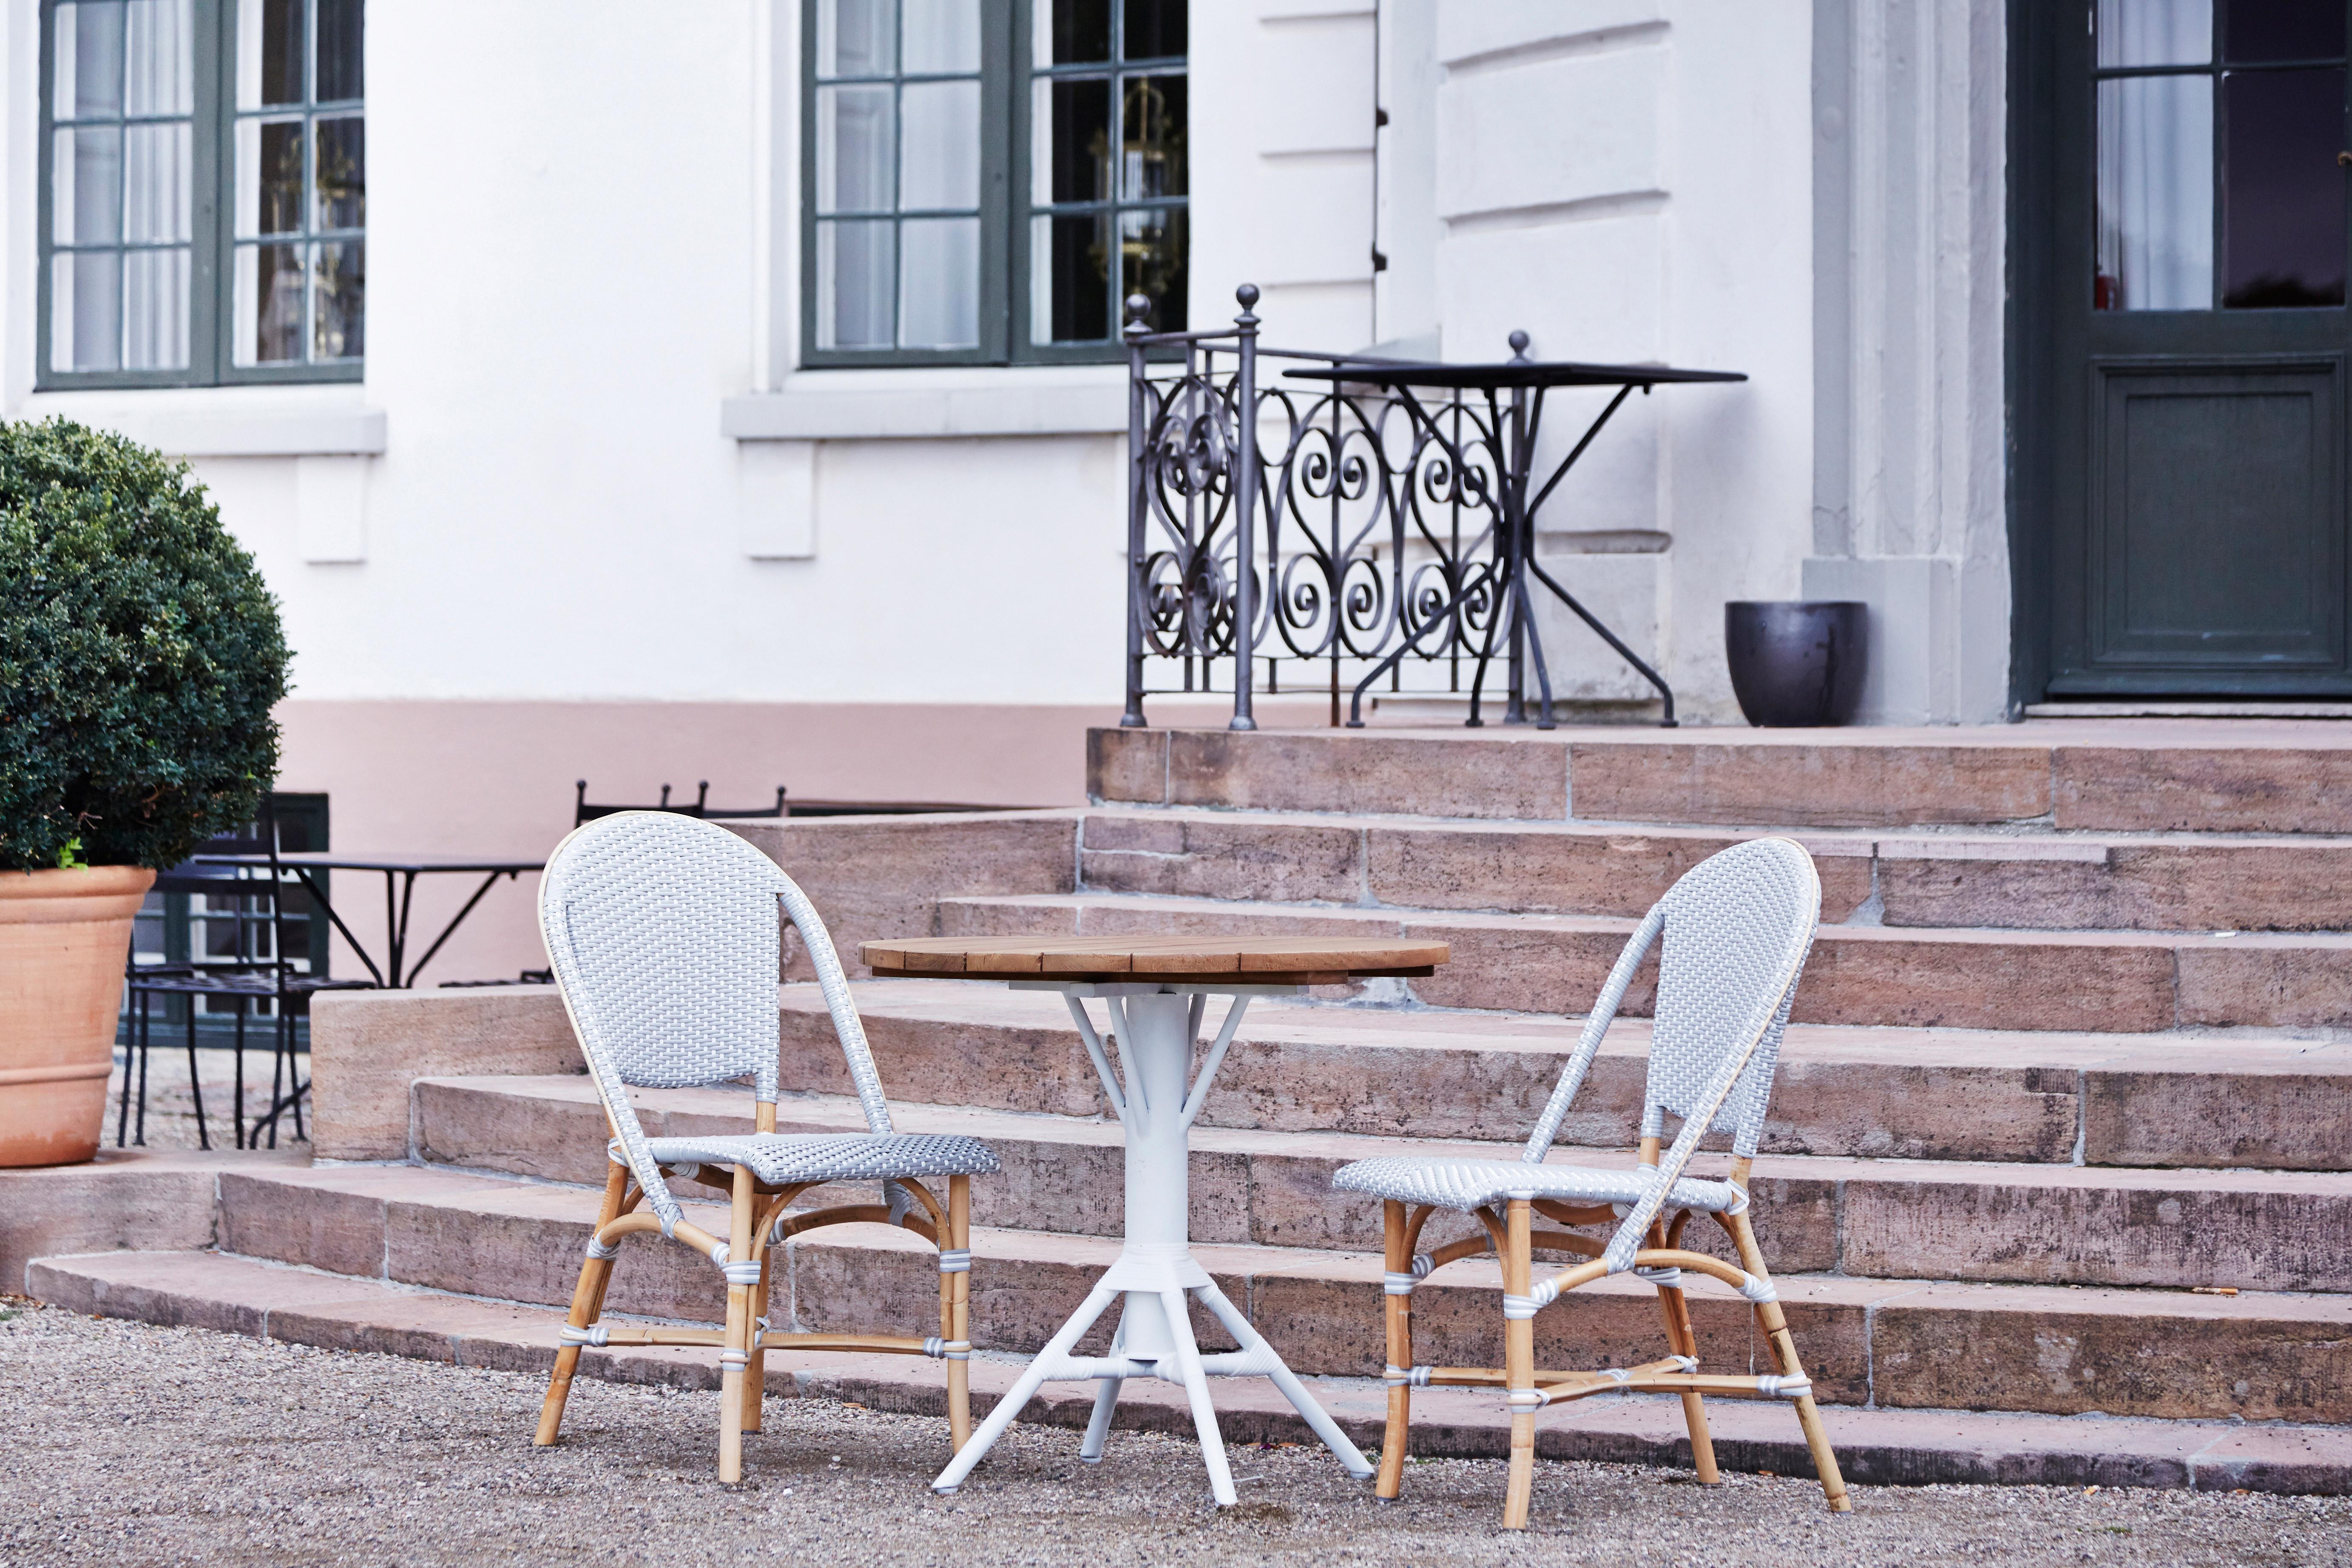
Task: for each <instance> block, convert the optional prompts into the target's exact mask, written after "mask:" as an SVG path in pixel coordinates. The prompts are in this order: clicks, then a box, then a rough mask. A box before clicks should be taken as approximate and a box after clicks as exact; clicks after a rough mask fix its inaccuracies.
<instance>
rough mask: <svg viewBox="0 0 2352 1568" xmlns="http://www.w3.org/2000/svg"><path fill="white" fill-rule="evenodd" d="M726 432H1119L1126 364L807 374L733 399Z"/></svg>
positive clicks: (725, 415) (813, 436)
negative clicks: (770, 389) (778, 386)
mask: <svg viewBox="0 0 2352 1568" xmlns="http://www.w3.org/2000/svg"><path fill="white" fill-rule="evenodd" d="M1126 429H1127V367H1126V366H1124V365H1116V364H1100V365H1097V364H1090V365H1076V366H1070V365H1041V366H1016V367H1001V366H993V365H992V366H989V367H986V368H975V369H969V370H967V369H962V368H956V369H940V370H816V371H801V372H798V373H796V374H793V376H791V377H790V378H789V379H787V380H786V381H785V383H784V384H783V386H782V388H781V389H780V390H778V391H775V392H755V393H751V394H749V395H744V396H741V397H730V398H728V399H726V400H725V401H724V402H723V403H721V404H720V405H719V433H720V434H721V435H724V436H730V437H734V438H735V439H736V440H738V441H890V440H923V439H939V438H941V437H970V436H1108V435H1118V434H1123V433H1124V432H1125V431H1126Z"/></svg>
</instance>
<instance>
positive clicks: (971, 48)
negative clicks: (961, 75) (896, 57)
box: [906, 0, 980, 76]
mask: <svg viewBox="0 0 2352 1568" xmlns="http://www.w3.org/2000/svg"><path fill="white" fill-rule="evenodd" d="M906 5H907V65H906V72H907V74H908V76H925V75H930V74H933V73H945V72H949V71H976V70H978V69H979V68H980V0H906Z"/></svg>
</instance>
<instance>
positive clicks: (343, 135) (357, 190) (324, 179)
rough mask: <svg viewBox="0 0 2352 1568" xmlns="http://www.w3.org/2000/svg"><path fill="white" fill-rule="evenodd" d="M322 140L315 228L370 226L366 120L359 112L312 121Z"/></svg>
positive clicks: (317, 175)
mask: <svg viewBox="0 0 2352 1568" xmlns="http://www.w3.org/2000/svg"><path fill="white" fill-rule="evenodd" d="M313 125H314V128H315V129H314V131H313V134H315V135H316V136H317V137H318V139H319V166H318V169H317V170H316V172H315V174H314V183H315V184H316V186H317V201H316V203H315V205H314V206H313V209H312V214H311V218H310V223H311V226H312V227H313V228H316V229H332V228H365V227H366V226H367V121H364V120H362V119H361V118H360V117H359V116H357V115H355V114H354V115H350V116H346V117H341V118H337V119H334V120H320V121H313Z"/></svg>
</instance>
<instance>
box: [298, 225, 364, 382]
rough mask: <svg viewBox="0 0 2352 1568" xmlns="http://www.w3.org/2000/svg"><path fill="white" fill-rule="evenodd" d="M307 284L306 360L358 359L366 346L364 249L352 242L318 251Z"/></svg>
mask: <svg viewBox="0 0 2352 1568" xmlns="http://www.w3.org/2000/svg"><path fill="white" fill-rule="evenodd" d="M311 281H312V285H313V291H312V296H311V305H312V309H313V310H314V312H315V314H316V316H317V321H316V330H315V331H314V332H313V334H312V337H311V342H310V357H311V358H312V359H314V360H326V359H357V358H359V357H360V355H361V353H362V352H363V351H364V350H365V348H366V346H367V247H366V246H365V245H363V244H362V243H361V242H359V241H358V240H355V239H352V240H329V241H328V242H327V243H325V244H323V245H321V246H320V247H317V253H316V261H315V264H314V268H313V276H312V279H311Z"/></svg>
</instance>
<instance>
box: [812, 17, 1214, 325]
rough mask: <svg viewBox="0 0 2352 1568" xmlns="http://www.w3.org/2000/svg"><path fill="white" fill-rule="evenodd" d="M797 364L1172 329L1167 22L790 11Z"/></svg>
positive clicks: (1180, 98)
mask: <svg viewBox="0 0 2352 1568" xmlns="http://www.w3.org/2000/svg"><path fill="white" fill-rule="evenodd" d="M804 10H805V15H806V27H805V31H804V33H803V51H804V58H805V60H806V70H805V72H804V83H803V87H804V94H805V101H804V105H803V110H804V112H803V148H804V156H803V189H804V192H805V198H804V201H803V263H804V277H805V279H806V284H805V300H804V310H803V327H804V333H803V342H804V344H805V345H806V346H805V350H804V354H803V357H804V359H805V360H806V362H807V363H812V364H887V363H1008V362H1016V361H1052V360H1073V359H1080V360H1082V359H1099V358H1105V357H1108V356H1110V355H1113V354H1115V353H1117V352H1118V340H1119V329H1120V325H1121V318H1120V306H1119V301H1120V300H1122V299H1124V298H1125V297H1126V296H1127V295H1129V294H1132V293H1138V292H1140V293H1142V294H1144V295H1146V296H1147V297H1148V298H1150V300H1152V303H1153V313H1152V316H1151V324H1152V325H1153V326H1154V327H1156V328H1160V329H1162V330H1175V329H1180V328H1181V327H1182V326H1183V324H1184V289H1185V253H1186V232H1185V205H1186V189H1187V187H1186V174H1185V125H1186V93H1185V85H1186V80H1185V74H1184V54H1185V32H1184V27H1185V5H1184V0H809V4H808V5H806V7H805V8H804Z"/></svg>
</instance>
